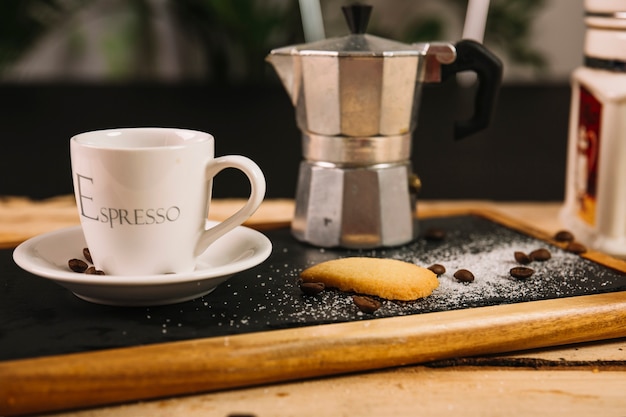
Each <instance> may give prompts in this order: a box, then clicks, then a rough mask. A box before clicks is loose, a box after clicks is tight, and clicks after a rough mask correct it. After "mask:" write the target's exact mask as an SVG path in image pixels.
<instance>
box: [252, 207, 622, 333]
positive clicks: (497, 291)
mask: <svg viewBox="0 0 626 417" xmlns="http://www.w3.org/2000/svg"><path fill="white" fill-rule="evenodd" d="M432 226H437V227H442V228H444V230H446V232H447V236H446V238H445V239H444V240H442V241H440V242H429V241H426V240H425V239H418V240H417V241H416V242H414V243H412V244H409V245H406V246H404V247H400V248H391V249H377V250H367V251H355V250H327V249H319V248H312V247H308V246H302V245H298V244H296V245H292V244H289V243H287V245H286V246H284V247H281V246H280V244H279V245H276V243H275V251H281V252H283V254H284V255H285V256H284V257H282V256H281V257H280V258H281V259H284V260H285V262H284V263H279V262H275V263H274V264H271V265H269V275H270V276H273V279H274V280H275V281H278V282H281V281H283V279H285V278H286V280H285V281H284V284H283V286H282V287H273V288H272V289H271V290H268V292H267V298H266V300H267V304H266V305H265V306H259V308H263V310H264V316H265V317H271V320H269V321H268V322H267V323H266V324H267V325H268V326H271V327H283V326H284V327H289V326H293V325H295V324H297V323H300V324H302V325H306V324H319V323H332V322H343V321H351V320H358V319H362V318H365V319H367V318H373V317H391V316H402V315H409V314H419V313H426V312H435V311H445V310H456V309H462V308H470V307H480V306H489V305H497V304H509V303H517V302H525V301H535V300H542V299H549V298H560V297H571V296H577V295H585V294H594V293H600V292H607V291H615V290H626V280H625V279H624V277H623V275H622V274H621V273H619V272H616V271H613V270H611V269H609V268H606V267H604V266H601V265H598V264H596V263H594V262H591V261H588V260H586V259H583V258H581V257H580V256H578V255H575V254H572V253H569V252H566V251H564V250H562V249H560V248H558V247H556V246H552V245H549V244H547V243H545V242H542V241H540V240H537V239H535V238H532V237H530V236H527V235H524V234H522V233H519V232H517V231H515V230H512V229H509V228H506V227H504V226H501V225H499V224H496V223H493V222H492V221H489V220H486V219H483V218H480V217H475V216H461V217H455V218H445V219H432V220H429V221H425V222H423V225H422V227H423V228H426V227H432ZM539 248H546V249H548V250H549V251H550V252H551V254H552V258H551V259H549V260H548V261H545V262H539V261H535V262H533V263H531V264H530V265H527V266H528V267H530V268H532V269H534V270H535V273H534V274H533V275H532V276H531V277H530V278H527V279H525V280H519V279H515V278H513V277H511V275H510V272H509V271H510V269H511V268H513V267H515V266H519V264H518V263H517V262H516V261H515V259H514V253H515V252H516V251H522V252H525V253H530V252H531V251H533V250H535V249H539ZM346 256H371V257H386V258H393V259H399V260H403V261H406V262H412V263H415V264H417V265H421V266H425V267H427V266H429V265H432V264H434V263H439V264H442V265H444V266H445V268H446V273H445V274H443V275H441V276H440V277H439V287H438V288H437V289H436V290H435V291H434V292H433V294H432V295H431V296H429V297H426V298H424V299H420V300H416V301H411V302H397V301H390V300H384V301H383V305H382V307H381V308H380V309H379V310H377V311H376V312H375V313H374V314H373V315H370V314H364V313H362V312H360V311H359V310H358V308H357V307H356V306H355V305H354V303H353V302H352V299H351V297H350V295H349V294H346V293H342V292H339V291H333V290H330V291H325V292H323V293H321V294H319V295H315V296H306V295H303V294H302V293H301V291H300V290H299V288H298V276H299V273H300V272H301V271H302V270H303V269H304V268H306V267H308V266H311V265H314V264H317V263H319V262H323V261H324V260H329V259H336V258H340V257H346ZM303 261H304V262H303ZM462 268H464V269H468V270H470V271H471V272H472V273H473V274H474V276H475V280H474V282H471V283H462V282H459V281H457V280H456V279H455V278H454V277H453V274H454V272H455V271H457V270H458V269H462ZM263 275H264V274H261V275H259V277H260V278H261V279H263ZM257 285H264V284H262V283H261V284H257ZM251 320H252V321H254V318H251Z"/></svg>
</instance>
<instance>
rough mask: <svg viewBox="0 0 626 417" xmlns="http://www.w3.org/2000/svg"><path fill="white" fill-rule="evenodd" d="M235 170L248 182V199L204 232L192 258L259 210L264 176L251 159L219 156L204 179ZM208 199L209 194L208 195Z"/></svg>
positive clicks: (211, 162) (263, 193)
mask: <svg viewBox="0 0 626 417" xmlns="http://www.w3.org/2000/svg"><path fill="white" fill-rule="evenodd" d="M226 168H235V169H238V170H240V171H242V172H243V173H244V174H245V175H246V176H247V177H248V181H250V197H249V198H248V201H247V202H246V204H245V205H244V206H243V207H242V208H240V209H239V210H238V211H237V212H236V213H235V214H233V215H232V216H230V217H228V218H227V219H226V220H224V221H223V222H220V223H218V224H217V225H215V226H213V227H211V228H210V229H208V230H205V231H204V233H202V235H201V236H200V239H199V240H198V243H197V244H196V250H195V253H194V256H200V255H201V254H202V252H204V251H205V250H206V249H207V248H208V247H209V246H210V245H211V244H212V243H213V242H215V241H216V240H217V239H218V238H220V237H221V236H223V235H225V234H226V233H228V232H229V231H231V230H232V229H234V228H235V227H237V226H240V225H241V224H242V223H243V222H245V221H246V220H248V219H249V218H250V216H252V214H254V212H255V211H256V210H257V209H258V208H259V206H260V205H261V203H262V202H263V198H264V197H265V176H264V175H263V172H262V171H261V169H260V168H259V167H258V165H257V164H255V163H254V162H253V161H252V160H251V159H249V158H246V157H245V156H240V155H227V156H220V157H218V158H215V159H212V160H211V161H209V163H208V164H207V166H206V174H205V175H206V179H207V181H210V180H212V179H213V178H214V177H215V176H216V175H217V174H218V173H219V172H220V171H222V170H224V169H226ZM209 198H210V193H209Z"/></svg>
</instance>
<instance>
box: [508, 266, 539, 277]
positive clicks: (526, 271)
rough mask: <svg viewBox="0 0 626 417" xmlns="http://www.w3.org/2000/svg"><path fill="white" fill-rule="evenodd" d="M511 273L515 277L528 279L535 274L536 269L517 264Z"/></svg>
mask: <svg viewBox="0 0 626 417" xmlns="http://www.w3.org/2000/svg"><path fill="white" fill-rule="evenodd" d="M510 273H511V276H512V277H513V278H517V279H526V278H529V277H530V276H531V275H532V274H534V273H535V270H534V269H531V268H528V267H525V266H516V267H515V268H511V271H510Z"/></svg>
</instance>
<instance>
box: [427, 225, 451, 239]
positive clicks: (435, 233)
mask: <svg viewBox="0 0 626 417" xmlns="http://www.w3.org/2000/svg"><path fill="white" fill-rule="evenodd" d="M445 238H446V231H445V230H443V229H439V228H437V227H431V228H430V229H427V230H426V231H425V232H424V239H426V240H430V241H434V242H438V241H441V240H444V239H445Z"/></svg>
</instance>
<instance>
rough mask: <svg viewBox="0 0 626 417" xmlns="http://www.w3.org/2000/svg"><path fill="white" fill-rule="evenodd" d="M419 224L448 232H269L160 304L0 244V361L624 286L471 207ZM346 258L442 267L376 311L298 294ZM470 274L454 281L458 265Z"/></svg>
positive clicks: (611, 274)
mask: <svg viewBox="0 0 626 417" xmlns="http://www.w3.org/2000/svg"><path fill="white" fill-rule="evenodd" d="M421 227H422V230H427V229H429V228H431V227H438V228H442V229H444V230H446V231H447V237H446V239H445V240H443V241H441V242H432V241H427V240H425V239H418V240H417V241H415V242H413V243H411V244H409V245H406V246H403V247H399V248H387V249H377V250H364V251H357V250H329V249H320V248H315V247H311V246H308V245H306V244H302V243H299V242H297V241H295V240H294V239H293V238H292V237H291V235H290V233H289V231H288V230H286V229H282V230H274V231H269V232H266V233H265V234H266V235H267V236H268V237H269V238H270V239H271V240H272V243H273V253H272V255H271V256H270V258H269V259H268V260H267V261H266V262H264V263H263V264H261V265H259V266H257V267H255V268H253V269H251V270H249V271H245V272H242V273H239V274H237V275H235V276H234V277H232V278H231V279H230V280H229V281H228V282H226V283H225V284H222V285H221V286H219V287H218V288H217V289H216V290H215V291H214V292H213V293H211V294H208V295H206V296H204V297H201V298H199V299H196V300H192V301H189V302H185V303H180V304H175V305H170V306H160V307H137V308H125V307H124V308H123V307H109V306H102V305H97V304H91V303H88V302H86V301H83V300H81V299H79V298H77V297H76V296H74V295H73V294H72V293H71V292H69V291H68V290H66V289H64V288H62V287H61V286H58V285H57V284H55V283H53V282H51V281H48V280H46V279H43V278H40V277H36V276H34V275H32V274H30V273H27V272H25V271H22V270H21V269H20V268H19V267H17V266H16V265H15V264H14V262H13V260H12V250H2V251H0V360H2V361H5V360H14V359H20V358H33V357H38V356H48V355H60V354H67V353H75V352H84V351H94V350H101V349H109V348H117V347H129V346H137V345H145V344H152V343H165V342H172V341H180V340H190V339H198V338H205V337H212V336H225V335H232V334H241V333H250V332H260V331H268V330H273V329H279V328H291V327H299V326H308V325H316V324H327V323H337V322H346V321H354V320H367V319H373V318H378V317H390V316H399V315H408V314H420V313H428V312H435V311H447V310H455V309H462V308H471V307H481V306H489V305H497V304H507V303H517V302H526V301H536V300H544V299H551V298H562V297H573V296H579V295H589V294H596V293H603V292H614V291H624V290H626V277H625V276H624V274H623V273H622V272H620V271H616V270H613V269H611V268H608V267H605V266H603V265H600V264H597V263H595V262H592V261H590V260H587V259H583V258H581V257H579V256H578V255H574V254H571V253H567V252H565V251H563V250H561V249H559V248H557V247H555V246H550V245H548V244H547V243H545V242H542V241H540V240H538V239H535V238H533V237H530V236H527V235H525V234H523V233H520V232H518V231H515V230H513V229H510V228H508V227H505V226H503V225H500V224H498V223H496V222H494V221H492V220H489V219H487V218H483V217H481V216H476V215H463V216H454V217H442V218H432V219H424V220H422V222H421ZM539 247H546V248H548V249H549V250H550V251H551V253H552V259H550V260H549V261H547V262H543V263H539V262H535V263H533V264H532V265H530V266H531V267H532V268H533V269H535V270H536V272H535V274H534V275H533V276H532V277H531V278H529V279H527V280H524V281H518V280H515V279H513V278H511V277H510V275H509V272H508V271H509V269H510V268H511V267H513V266H515V265H516V264H515V261H514V260H513V252H514V251H515V250H522V251H527V252H528V251H530V250H532V249H535V248H539ZM345 256H375V257H389V258H397V259H402V260H406V261H409V262H415V263H418V264H420V265H423V266H428V265H430V264H433V263H441V264H443V265H444V266H446V268H447V269H448V271H447V272H446V274H444V275H442V276H441V277H440V287H439V288H438V289H437V290H435V292H434V293H433V294H432V295H431V296H430V297H428V298H425V299H422V300H417V301H414V302H405V303H401V302H393V301H384V303H383V307H382V308H381V309H379V310H378V311H377V312H376V313H375V314H373V315H369V314H364V313H362V312H360V311H359V310H358V309H357V308H356V307H355V306H354V304H353V302H352V300H351V297H350V296H349V295H347V294H344V293H339V292H336V291H326V292H324V293H323V294H321V295H318V296H304V295H302V294H301V292H300V289H299V288H298V275H299V273H300V271H301V270H302V269H304V268H305V267H307V266H310V265H313V264H315V263H318V262H321V261H324V260H328V259H335V258H338V257H345ZM459 268H467V269H470V270H472V272H474V274H475V275H476V280H475V282H474V283H470V284H464V283H459V282H457V281H456V280H454V278H453V277H452V274H453V273H454V271H455V270H456V269H459Z"/></svg>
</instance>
